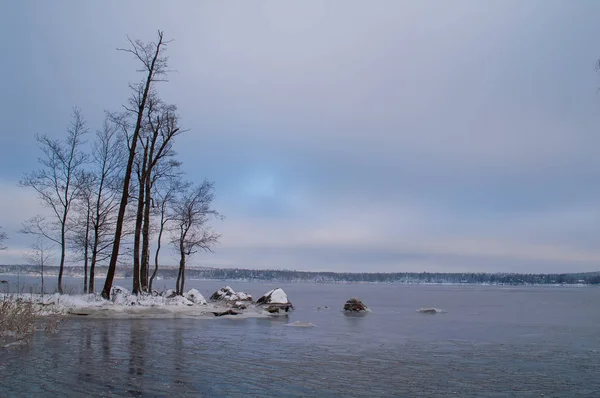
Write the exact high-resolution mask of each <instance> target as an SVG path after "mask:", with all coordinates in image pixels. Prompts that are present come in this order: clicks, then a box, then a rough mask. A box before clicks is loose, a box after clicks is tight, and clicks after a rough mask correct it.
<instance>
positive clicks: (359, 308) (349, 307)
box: [344, 297, 369, 312]
mask: <svg viewBox="0 0 600 398" xmlns="http://www.w3.org/2000/svg"><path fill="white" fill-rule="evenodd" d="M368 310H369V308H368V307H367V306H366V305H365V304H364V303H363V302H362V301H360V299H358V298H356V297H353V298H351V299H350V300H348V301H346V303H345V304H344V311H345V312H366V311H368Z"/></svg>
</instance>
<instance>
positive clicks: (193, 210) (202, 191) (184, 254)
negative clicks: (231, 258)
mask: <svg viewBox="0 0 600 398" xmlns="http://www.w3.org/2000/svg"><path fill="white" fill-rule="evenodd" d="M213 191H214V183H212V182H209V181H206V180H205V181H204V182H203V183H202V184H201V185H199V186H190V185H189V184H187V185H186V186H185V188H184V189H183V190H182V191H181V192H180V194H179V195H178V197H177V198H176V199H175V201H174V205H173V209H172V211H173V215H172V218H173V224H174V226H173V228H172V237H171V243H172V244H173V246H175V248H176V249H177V251H178V252H179V273H178V274H177V282H176V285H175V286H176V287H175V292H176V293H177V294H179V295H182V294H183V289H184V285H185V266H186V261H187V258H188V257H189V256H191V255H192V254H194V253H196V252H197V251H198V250H204V251H212V247H213V246H214V245H215V244H217V243H218V241H219V238H220V237H221V235H220V234H217V233H214V232H212V231H211V230H210V228H209V226H208V222H209V221H210V219H211V218H218V219H222V218H223V217H222V216H221V215H220V214H219V213H218V212H217V211H215V210H214V209H212V207H211V206H212V201H213V200H214V197H215V195H214V192H213Z"/></svg>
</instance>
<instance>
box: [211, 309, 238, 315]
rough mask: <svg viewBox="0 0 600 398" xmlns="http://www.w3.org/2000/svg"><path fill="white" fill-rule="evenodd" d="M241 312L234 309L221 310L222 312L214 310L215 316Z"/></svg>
mask: <svg viewBox="0 0 600 398" xmlns="http://www.w3.org/2000/svg"><path fill="white" fill-rule="evenodd" d="M239 314H240V313H239V312H235V311H234V310H227V311H220V312H213V315H214V316H224V315H239Z"/></svg>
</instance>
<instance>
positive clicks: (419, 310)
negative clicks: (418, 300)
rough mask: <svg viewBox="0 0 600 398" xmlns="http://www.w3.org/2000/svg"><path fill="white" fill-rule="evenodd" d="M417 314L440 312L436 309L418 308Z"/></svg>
mask: <svg viewBox="0 0 600 398" xmlns="http://www.w3.org/2000/svg"><path fill="white" fill-rule="evenodd" d="M417 312H420V313H421V314H437V313H438V312H442V311H441V310H438V309H437V308H419V309H418V310H417Z"/></svg>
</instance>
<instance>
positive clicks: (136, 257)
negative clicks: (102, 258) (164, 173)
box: [132, 140, 148, 294]
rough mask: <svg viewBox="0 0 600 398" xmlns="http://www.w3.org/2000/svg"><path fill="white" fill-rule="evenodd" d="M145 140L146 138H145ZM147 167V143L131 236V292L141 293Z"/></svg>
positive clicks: (140, 173) (140, 172)
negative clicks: (141, 242)
mask: <svg viewBox="0 0 600 398" xmlns="http://www.w3.org/2000/svg"><path fill="white" fill-rule="evenodd" d="M146 141H147V140H146ZM147 167H148V145H146V147H145V148H144V158H143V161H142V168H141V170H140V171H139V184H140V185H139V187H138V206H137V212H136V215H135V234H134V237H133V289H132V293H133V294H138V293H141V291H142V290H141V285H140V238H141V234H142V222H143V221H144V194H145V193H146V190H145V185H146V183H147V182H146V181H147V178H146V168H147Z"/></svg>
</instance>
